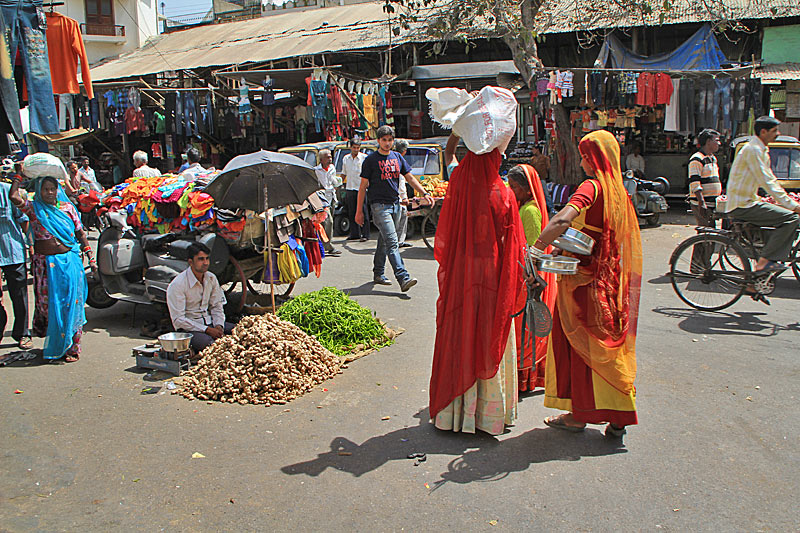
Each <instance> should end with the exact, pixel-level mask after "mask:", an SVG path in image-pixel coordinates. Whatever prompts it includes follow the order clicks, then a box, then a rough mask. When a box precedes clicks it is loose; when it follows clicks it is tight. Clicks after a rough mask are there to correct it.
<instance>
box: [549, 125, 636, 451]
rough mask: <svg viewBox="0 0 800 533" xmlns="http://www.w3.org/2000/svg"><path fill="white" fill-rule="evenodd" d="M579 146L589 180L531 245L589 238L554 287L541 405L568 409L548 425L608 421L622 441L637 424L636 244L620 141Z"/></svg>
mask: <svg viewBox="0 0 800 533" xmlns="http://www.w3.org/2000/svg"><path fill="white" fill-rule="evenodd" d="M578 149H579V151H580V153H581V157H582V160H581V167H582V168H583V170H584V171H585V172H586V174H587V175H588V176H589V179H587V180H586V181H584V182H583V183H582V184H581V185H580V187H578V190H577V191H576V192H575V194H573V195H572V197H571V198H570V201H569V203H568V204H567V205H566V207H564V209H562V210H561V211H560V212H559V213H558V214H557V215H555V216H554V217H553V219H552V220H551V221H550V223H549V224H548V225H547V226H546V227H545V228H544V230H543V231H542V234H541V235H540V236H539V239H538V240H537V241H536V243H535V244H534V247H535V248H537V249H539V250H540V251H542V252H543V251H544V250H545V249H546V248H547V247H548V246H549V245H550V244H551V243H552V242H553V240H555V239H556V238H557V237H559V236H560V235H561V234H563V233H564V232H565V231H566V230H567V228H569V227H570V226H571V227H573V228H575V229H577V230H580V231H583V232H584V233H586V234H588V235H589V236H591V237H592V238H593V239H594V240H595V246H594V248H593V250H592V253H591V255H590V256H578V257H579V258H580V260H581V261H580V264H579V266H578V272H577V274H576V275H573V276H562V277H561V280H560V282H559V290H558V296H557V299H556V311H555V313H554V316H553V330H552V332H551V334H550V339H549V343H548V347H547V364H546V377H545V399H544V405H545V407H552V408H554V409H561V410H564V411H568V412H567V413H565V414H562V415H560V416H552V417H549V418H547V419H545V424H547V425H548V426H550V427H554V428H559V429H564V430H568V431H583V429H584V427H585V426H586V424H600V423H605V422H608V426H607V427H606V435H607V436H610V437H621V436H622V435H623V434H624V433H625V426H629V425H632V424H636V423H637V422H638V420H637V416H636V389H635V388H634V385H633V381H634V378H635V377H636V324H637V318H638V313H639V291H640V287H641V276H642V245H641V237H640V234H639V225H638V222H637V220H636V213H635V211H634V208H633V205H632V204H631V202H630V200H629V199H628V195H627V193H626V192H625V189H624V187H623V186H622V175H621V173H620V166H619V144H618V143H617V141H616V139H615V138H614V136H613V135H612V134H610V133H609V132H607V131H604V130H600V131H595V132H592V133H590V134H588V135H586V136H585V137H584V138H583V139H582V140H581V142H580V144H579V146H578Z"/></svg>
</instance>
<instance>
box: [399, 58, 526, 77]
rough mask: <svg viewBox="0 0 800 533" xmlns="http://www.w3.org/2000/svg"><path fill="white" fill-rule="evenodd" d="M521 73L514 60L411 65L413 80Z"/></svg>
mask: <svg viewBox="0 0 800 533" xmlns="http://www.w3.org/2000/svg"><path fill="white" fill-rule="evenodd" d="M500 73H504V74H519V70H517V67H515V66H514V62H513V61H476V62H474V63H440V64H437V65H421V66H418V67H411V72H410V75H409V76H408V77H410V78H411V79H412V80H463V79H470V78H495V77H497V75H498V74H500Z"/></svg>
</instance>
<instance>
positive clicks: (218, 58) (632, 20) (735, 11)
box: [92, 0, 800, 81]
mask: <svg viewBox="0 0 800 533" xmlns="http://www.w3.org/2000/svg"><path fill="white" fill-rule="evenodd" d="M720 2H724V4H725V7H724V8H723V9H720V11H719V13H716V14H715V15H714V16H713V17H712V16H710V15H709V13H708V11H707V9H706V8H704V7H701V6H703V5H706V3H705V2H694V1H693V0H676V2H675V4H674V7H673V9H672V10H670V11H669V12H667V13H665V14H664V17H663V20H662V18H661V12H660V11H658V10H656V11H654V12H653V13H652V14H650V15H647V16H641V15H635V14H633V13H630V12H628V11H626V10H623V9H621V8H619V7H618V6H616V5H614V4H613V3H606V2H596V1H591V0H545V3H544V5H543V6H542V8H541V10H540V11H539V14H538V15H537V19H536V20H537V23H536V26H537V29H538V30H539V31H541V32H544V33H564V32H572V31H576V30H578V29H585V30H589V29H603V28H616V27H632V26H641V25H659V24H673V23H686V22H702V21H707V20H710V19H712V18H713V19H715V20H717V19H719V18H720V17H722V18H724V19H727V20H736V19H748V18H750V19H759V18H773V17H788V16H800V2H797V1H796V0H792V1H790V0H720ZM720 2H708V4H709V5H711V6H712V9H713V6H716V5H717V4H718V3H720ZM423 18H424V17H423ZM425 29H426V27H425V25H424V23H422V22H421V23H419V24H417V25H415V26H414V27H412V28H411V30H408V31H403V32H402V34H401V35H400V36H399V37H395V36H392V37H391V43H392V44H400V43H407V42H425V41H429V40H430V38H429V37H427V36H426V34H425ZM489 35H491V31H490V28H489V27H488V26H486V27H483V28H481V27H480V25H479V24H476V25H473V28H472V31H471V32H470V36H471V37H481V36H483V37H485V36H489ZM389 44H390V29H389V25H388V21H387V15H386V14H385V13H384V12H383V2H380V1H379V2H370V3H361V4H354V5H346V6H340V7H330V8H324V9H311V10H306V11H302V12H289V13H285V14H280V15H271V16H268V17H261V18H258V19H253V20H246V21H241V22H230V23H226V24H216V25H211V26H202V27H198V28H192V29H188V30H184V31H179V32H174V33H169V34H164V35H160V36H158V37H156V38H154V39H153V40H152V41H150V42H149V43H148V44H146V45H145V46H143V47H142V48H139V49H137V50H133V51H131V52H128V53H126V54H123V55H121V56H120V57H119V58H118V59H115V60H112V61H109V62H107V63H105V64H102V65H98V66H97V67H95V68H93V69H92V79H94V80H97V81H101V80H111V79H118V78H127V77H134V76H142V75H146V74H152V73H155V72H164V71H169V70H183V69H194V68H202V67H212V66H221V65H231V64H246V63H253V62H262V61H270V60H278V59H285V58H288V57H296V56H305V55H314V54H321V53H326V52H341V51H346V50H362V49H369V48H384V47H387V46H389Z"/></svg>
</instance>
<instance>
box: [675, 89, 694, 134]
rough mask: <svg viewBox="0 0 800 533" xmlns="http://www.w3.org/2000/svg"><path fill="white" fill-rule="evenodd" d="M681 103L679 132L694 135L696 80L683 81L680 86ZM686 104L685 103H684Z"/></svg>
mask: <svg viewBox="0 0 800 533" xmlns="http://www.w3.org/2000/svg"><path fill="white" fill-rule="evenodd" d="M680 91H681V92H680V102H681V107H680V111H679V121H680V122H679V125H678V127H679V130H678V131H682V132H689V133H694V125H695V120H694V113H693V112H692V111H693V110H694V106H693V105H692V102H694V80H690V79H685V80H681V85H680ZM684 102H685V103H684Z"/></svg>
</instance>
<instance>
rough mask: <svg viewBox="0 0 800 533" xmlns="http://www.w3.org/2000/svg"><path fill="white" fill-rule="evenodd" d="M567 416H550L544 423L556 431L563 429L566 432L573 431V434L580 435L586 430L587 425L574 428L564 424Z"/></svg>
mask: <svg viewBox="0 0 800 533" xmlns="http://www.w3.org/2000/svg"><path fill="white" fill-rule="evenodd" d="M565 416H567V415H558V416H548V417H547V418H545V419H544V423H545V424H546V425H548V426H550V427H551V428H556V429H563V430H565V431H571V432H573V433H580V432H581V431H583V430H584V429H585V428H586V424H584V425H582V426H573V425H570V424H567V423H566V422H564V417H565Z"/></svg>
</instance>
